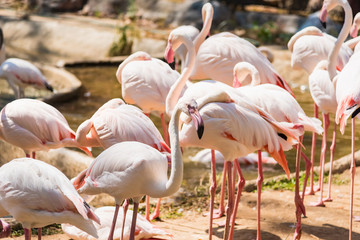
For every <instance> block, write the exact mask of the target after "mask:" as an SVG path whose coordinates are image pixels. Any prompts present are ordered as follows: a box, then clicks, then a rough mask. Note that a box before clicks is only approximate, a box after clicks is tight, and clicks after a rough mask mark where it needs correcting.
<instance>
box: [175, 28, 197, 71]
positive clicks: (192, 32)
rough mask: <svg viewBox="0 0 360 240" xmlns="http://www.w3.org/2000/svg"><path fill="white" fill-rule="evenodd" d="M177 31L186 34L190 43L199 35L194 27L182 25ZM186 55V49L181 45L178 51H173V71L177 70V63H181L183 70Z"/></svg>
mask: <svg viewBox="0 0 360 240" xmlns="http://www.w3.org/2000/svg"><path fill="white" fill-rule="evenodd" d="M177 29H178V30H179V31H182V32H183V33H184V34H186V35H187V36H188V37H189V38H190V39H191V40H192V41H194V40H195V38H196V37H197V36H198V35H199V29H197V28H196V27H194V26H191V25H183V26H180V27H177ZM186 54H187V49H186V47H185V46H184V45H181V46H180V47H179V48H178V49H176V51H175V56H174V57H175V69H178V65H179V61H180V62H181V65H182V67H181V69H182V68H183V66H184V64H185V60H186Z"/></svg>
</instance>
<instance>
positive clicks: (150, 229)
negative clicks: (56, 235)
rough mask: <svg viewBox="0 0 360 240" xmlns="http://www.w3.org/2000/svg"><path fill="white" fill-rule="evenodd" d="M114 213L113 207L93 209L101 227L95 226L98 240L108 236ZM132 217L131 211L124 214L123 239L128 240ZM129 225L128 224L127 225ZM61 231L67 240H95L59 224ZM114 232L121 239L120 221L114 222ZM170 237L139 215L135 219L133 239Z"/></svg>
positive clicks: (121, 213)
mask: <svg viewBox="0 0 360 240" xmlns="http://www.w3.org/2000/svg"><path fill="white" fill-rule="evenodd" d="M114 212H115V207H113V206H105V207H99V208H97V209H95V211H94V213H95V214H96V215H97V216H98V217H99V219H100V222H101V225H97V224H95V227H96V229H97V233H98V235H99V239H106V238H107V237H108V236H109V231H110V228H111V220H112V218H113V215H114ZM118 214H119V219H122V217H123V216H124V212H123V210H122V209H121V208H120V209H119V213H118ZM132 215H133V211H132V210H128V211H127V212H126V216H125V218H126V224H125V227H124V236H123V237H124V239H125V240H128V239H129V234H130V227H131V224H130V222H131V217H132ZM128 223H129V224H128ZM61 228H62V230H63V231H64V232H65V233H66V235H68V236H69V238H71V239H74V240H82V239H87V240H96V238H94V237H92V236H91V235H89V234H88V233H86V232H84V231H82V230H80V229H79V228H77V227H75V226H72V225H70V224H66V223H64V224H61ZM115 228H116V229H115V232H114V238H115V239H120V237H121V228H122V221H116V226H115ZM161 235H163V236H171V234H169V233H168V232H166V231H164V230H162V229H161V228H159V227H157V226H154V225H153V224H151V223H150V222H149V221H147V220H146V219H145V218H144V217H143V216H142V215H141V214H137V217H136V231H135V238H136V239H154V238H152V237H154V236H161Z"/></svg>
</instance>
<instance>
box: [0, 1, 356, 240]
mask: <svg viewBox="0 0 360 240" xmlns="http://www.w3.org/2000/svg"><path fill="white" fill-rule="evenodd" d="M338 5H340V6H342V7H343V9H344V11H345V21H344V25H343V28H342V30H341V32H340V34H339V36H338V37H337V38H335V37H332V36H330V35H328V34H326V33H323V32H322V31H321V30H319V29H318V28H316V27H308V28H305V29H303V30H301V31H299V32H298V33H296V34H295V35H294V36H293V37H292V38H291V39H290V41H289V43H288V48H289V50H290V51H291V52H292V57H291V65H292V67H293V68H302V69H305V70H306V71H307V72H308V74H309V87H310V91H311V95H312V97H313V99H314V106H315V107H314V113H315V117H308V116H306V114H305V113H304V111H303V109H302V108H301V106H300V105H299V104H298V102H297V101H296V99H295V96H294V94H293V92H292V91H291V88H290V86H289V85H288V84H287V83H286V81H285V80H284V79H283V78H282V77H281V76H280V75H279V74H278V73H277V72H276V70H275V69H274V67H273V66H272V64H271V62H270V61H269V59H268V58H267V57H266V56H265V55H264V54H263V53H262V49H258V48H256V47H255V46H253V45H252V44H251V43H249V42H248V41H247V40H244V39H242V38H240V37H238V36H236V35H234V34H232V33H230V32H221V33H218V34H215V35H213V36H210V37H208V38H206V37H207V36H208V35H209V33H210V28H211V22H212V18H213V7H212V5H211V4H210V3H206V4H204V6H203V8H202V17H203V27H202V29H201V31H198V30H197V29H196V28H194V27H191V26H181V27H179V28H176V29H174V30H173V31H171V33H170V34H169V37H168V42H167V46H166V50H165V59H166V61H167V62H168V63H172V62H173V61H174V60H175V59H177V64H176V66H177V67H179V60H181V72H180V73H179V71H178V70H173V69H172V68H171V67H170V66H169V65H168V64H167V63H165V62H164V61H161V60H159V59H156V58H152V57H151V56H150V55H149V54H147V53H145V52H141V51H139V52H136V53H134V54H132V55H130V56H129V57H128V58H127V59H126V60H124V61H123V62H122V63H121V64H120V65H119V67H118V70H117V72H116V77H117V79H118V81H119V83H120V84H121V85H122V98H123V99H124V101H123V100H122V99H120V98H117V99H111V100H109V101H108V102H106V103H105V104H104V105H103V106H102V107H100V108H99V109H98V110H97V111H96V112H95V113H94V114H93V116H92V117H91V118H90V119H88V120H86V121H84V122H83V123H82V124H81V125H80V126H79V127H78V129H77V131H76V132H75V131H73V130H72V129H71V128H70V127H69V125H68V123H67V121H66V119H65V118H64V116H63V115H62V114H61V113H60V112H59V111H58V110H57V109H55V108H54V107H52V106H51V105H49V104H46V103H44V102H42V101H39V100H34V99H29V98H25V96H24V88H25V87H27V86H29V85H31V86H33V87H38V88H46V89H48V90H51V91H53V88H52V86H51V85H50V84H49V83H48V82H47V80H46V79H45V77H44V76H43V75H42V74H41V72H40V71H39V70H38V69H37V68H36V67H35V66H34V65H32V64H31V63H30V62H27V61H25V60H21V59H17V58H9V59H6V58H5V45H4V43H3V35H2V31H0V46H1V54H0V58H1V66H0V77H4V78H6V79H7V81H8V82H9V85H10V87H11V88H12V89H13V90H14V93H15V97H16V98H17V99H16V100H14V101H12V102H10V103H8V104H7V105H6V106H5V107H4V108H3V109H2V110H1V112H0V114H1V121H0V139H2V140H4V141H7V142H9V143H11V144H13V145H15V146H18V147H20V148H22V149H23V150H24V152H25V154H26V158H18V159H14V160H12V161H10V162H9V163H6V164H4V165H3V166H1V167H0V176H1V177H0V216H7V215H11V216H13V217H14V218H15V219H16V220H18V221H19V222H20V223H21V224H22V226H23V227H24V230H25V239H26V240H28V239H31V231H30V230H31V228H38V236H39V239H40V238H41V228H42V227H44V226H46V225H49V224H52V223H64V224H63V229H64V231H65V232H66V233H68V234H69V236H71V237H72V238H73V239H94V238H95V239H109V240H112V239H114V238H116V239H131V240H133V239H139V238H142V239H144V238H146V237H151V236H153V235H154V234H155V235H156V234H159V235H170V236H171V234H170V233H167V232H165V231H162V230H160V229H158V228H154V227H152V226H153V225H152V224H150V223H149V220H150V219H154V218H156V217H158V216H159V214H160V203H161V200H160V199H161V198H162V197H166V196H170V195H172V194H174V193H176V192H177V191H178V189H179V188H180V186H181V182H182V179H183V160H182V150H181V147H188V146H196V147H201V148H206V149H211V156H212V158H211V187H210V190H209V191H210V205H209V209H210V211H209V214H208V216H209V231H208V232H209V239H212V235H213V233H212V225H213V219H214V218H220V217H222V216H224V215H225V222H224V235H223V239H226V240H228V239H233V238H234V226H235V219H236V213H237V211H238V203H239V201H240V198H241V193H242V189H243V187H244V185H245V178H244V176H243V174H242V172H241V168H240V164H239V160H238V157H244V156H246V155H248V154H251V153H253V152H257V153H258V154H257V156H258V178H257V188H258V191H257V193H258V199H257V239H258V240H260V239H261V228H260V227H261V225H260V210H261V209H260V202H261V185H262V181H263V175H262V163H263V161H262V153H261V150H266V151H267V152H268V153H269V154H270V155H271V156H272V157H273V159H275V161H276V162H277V163H278V164H279V165H280V166H281V167H282V168H283V169H284V171H285V173H286V175H287V176H288V177H290V171H289V168H288V164H287V160H286V158H285V155H284V151H289V150H291V149H293V148H295V149H296V151H297V155H296V186H295V198H294V199H295V200H294V203H295V206H296V216H295V217H296V221H297V224H296V229H295V233H294V237H293V239H300V238H301V216H302V215H304V216H305V215H306V211H305V206H304V203H303V201H304V196H305V194H314V193H315V192H316V191H320V199H319V201H318V202H316V203H314V205H315V206H324V202H326V201H331V200H332V198H331V170H330V180H329V192H328V197H327V198H325V199H324V198H323V196H322V195H323V179H324V163H325V156H326V150H327V146H326V139H327V131H328V128H329V121H330V118H329V113H332V114H335V121H336V124H340V131H341V133H344V131H345V126H346V122H347V119H348V118H349V117H351V118H352V129H351V131H352V164H351V186H352V188H351V189H352V191H351V207H350V226H349V239H351V238H352V234H351V233H352V221H353V214H352V206H353V194H354V193H353V191H354V176H355V160H354V134H355V128H354V126H355V125H354V121H355V117H356V116H357V114H358V113H359V112H360V106H359V104H360V86H359V87H358V84H360V82H359V81H357V79H356V78H357V77H358V76H359V75H357V73H359V71H360V68H358V67H357V65H358V64H359V62H360V51H359V50H358V49H359V48H360V47H358V46H360V44H357V43H358V42H359V40H360V37H357V38H356V35H357V33H358V30H359V27H360V14H358V15H356V16H355V18H354V21H353V16H352V10H351V7H350V5H349V3H348V2H347V1H346V0H324V2H323V7H322V9H321V14H320V20H321V21H322V22H324V23H325V22H326V16H327V13H328V11H331V10H332V9H333V8H334V7H335V6H338ZM349 33H351V36H352V37H354V39H352V40H349V41H347V42H345V39H346V38H347V36H348V34H349ZM358 38H359V39H358ZM268 56H269V55H268ZM359 74H360V73H359ZM199 79H200V80H202V81H197V82H196V83H193V82H191V81H190V80H199ZM203 79H211V80H203ZM134 105H136V106H134ZM318 108H320V110H321V111H322V113H323V123H322V122H321V121H320V120H319V119H317V117H318ZM152 112H158V113H160V116H161V120H162V127H163V133H164V137H163V136H162V135H161V133H160V132H159V130H158V129H157V128H156V127H155V125H154V123H153V122H152V121H151V120H150V118H149V117H148V115H149V114H150V113H152ZM144 113H145V114H144ZM165 116H168V117H170V122H169V125H167V121H166V117H165ZM335 126H336V125H335ZM305 131H310V132H312V133H313V145H312V154H311V158H310V160H309V159H308V158H307V156H306V155H305V154H304V153H302V151H301V149H302V147H303V145H302V138H303V135H304V133H305ZM317 134H322V135H323V141H322V148H321V161H320V169H321V170H320V180H319V186H318V187H315V186H314V183H313V168H312V166H313V163H314V153H315V144H314V143H315V141H316V136H317ZM335 137H336V127H335V129H334V132H333V143H332V145H331V147H330V150H331V158H330V162H331V165H332V161H333V156H334V150H335ZM99 146H100V147H102V148H104V151H103V152H102V153H101V154H100V155H99V156H98V157H96V158H95V159H94V160H93V162H92V163H91V164H90V166H89V167H88V168H87V169H84V170H83V171H82V172H81V173H79V174H78V176H76V177H75V178H73V179H71V180H69V179H68V178H67V177H66V176H65V175H64V174H63V173H62V172H61V171H59V170H58V169H56V168H55V167H53V166H51V165H49V164H47V163H44V162H42V161H39V160H36V159H35V157H36V155H35V152H36V151H48V150H50V149H54V148H60V147H77V148H79V149H81V150H83V151H84V152H85V153H87V154H88V155H90V156H91V148H92V147H99ZM215 151H217V152H219V153H221V154H222V155H223V159H224V168H223V181H222V186H221V193H220V194H221V197H220V199H221V200H220V204H219V209H217V210H214V198H215V193H216V188H217V186H216V168H215V165H216V162H215ZM301 159H304V161H305V166H306V176H305V181H304V188H303V189H302V193H301V194H300V189H299V171H300V160H301ZM169 168H170V173H168V169H169ZM236 175H237V176H236ZM309 175H310V186H309V188H308V189H309V190H308V191H307V192H306V191H305V190H306V183H307V180H308V179H307V178H308V176H309ZM237 179H238V180H237ZM226 183H227V184H226ZM226 187H227V205H226V207H225V206H224V204H225V188H226ZM236 189H237V190H236ZM99 193H107V194H109V195H111V196H112V197H114V199H115V207H104V208H99V209H96V210H94V209H93V208H92V207H90V205H89V204H88V203H87V202H86V201H85V200H84V199H89V195H97V194H99ZM80 194H82V195H81V196H80ZM145 195H146V196H147V197H146V203H147V204H146V208H147V210H146V217H145V219H144V218H143V217H142V216H141V215H139V214H138V213H137V211H138V206H139V202H140V201H141V199H142V198H143V196H145ZM149 197H153V198H159V200H158V204H157V206H156V210H155V212H154V214H153V215H152V216H150V211H149ZM130 199H131V200H132V202H133V204H134V208H133V211H132V212H131V211H130V210H129V211H127V209H128V206H129V202H130V201H129V200H130ZM90 200H91V198H90V199H89V200H88V201H90ZM120 206H122V208H121V209H120ZM119 214H120V215H119ZM129 214H130V215H132V221H131V216H130V215H129ZM138 215H139V216H138ZM119 216H120V217H119ZM111 218H112V219H111ZM118 218H121V220H119V221H117V220H118ZM137 219H138V220H137ZM130 221H131V224H129V222H130ZM126 223H127V224H126ZM0 226H1V228H0V229H1V232H0V238H1V237H7V236H9V235H10V226H9V224H8V223H6V222H5V221H0Z"/></svg>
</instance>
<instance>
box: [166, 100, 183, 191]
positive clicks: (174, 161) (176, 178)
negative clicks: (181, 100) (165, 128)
mask: <svg viewBox="0 0 360 240" xmlns="http://www.w3.org/2000/svg"><path fill="white" fill-rule="evenodd" d="M180 113H181V109H180V108H179V107H178V108H176V109H175V111H174V112H173V114H172V116H171V119H170V124H169V135H170V145H171V172H170V177H169V180H168V181H167V182H166V189H165V192H164V195H171V194H174V193H175V192H177V191H178V190H179V188H180V186H181V182H182V179H183V168H184V166H183V161H182V153H181V149H180V142H179V117H180Z"/></svg>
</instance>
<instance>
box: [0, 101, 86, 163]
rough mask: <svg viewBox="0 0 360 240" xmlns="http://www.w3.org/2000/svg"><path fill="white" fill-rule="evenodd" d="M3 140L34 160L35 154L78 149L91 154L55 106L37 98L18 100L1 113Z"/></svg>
mask: <svg viewBox="0 0 360 240" xmlns="http://www.w3.org/2000/svg"><path fill="white" fill-rule="evenodd" d="M0 114H1V116H0V117H1V119H0V139H2V140H4V141H6V142H9V143H11V144H13V145H15V146H17V147H20V148H22V149H23V150H24V152H25V154H26V156H27V157H30V154H31V153H32V157H33V158H35V151H49V150H50V149H54V148H61V147H77V148H80V149H81V150H83V151H84V152H86V153H87V154H88V155H90V156H91V152H90V151H89V150H88V149H87V148H85V147H82V146H81V145H80V144H79V143H78V142H77V141H76V140H75V132H74V131H73V130H72V129H71V128H70V127H69V124H68V123H67V121H66V119H65V117H64V116H63V115H62V114H61V113H60V112H59V111H58V110H57V109H56V108H54V107H53V106H51V105H49V104H47V103H44V102H42V101H40V100H35V99H28V98H23V99H17V100H14V101H12V102H10V103H8V104H6V105H5V107H4V108H3V109H2V110H1V112H0Z"/></svg>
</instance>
